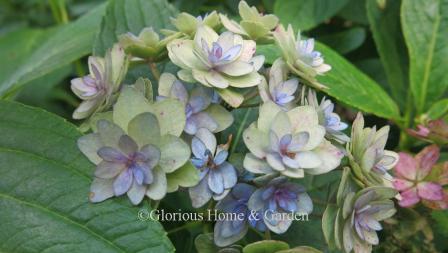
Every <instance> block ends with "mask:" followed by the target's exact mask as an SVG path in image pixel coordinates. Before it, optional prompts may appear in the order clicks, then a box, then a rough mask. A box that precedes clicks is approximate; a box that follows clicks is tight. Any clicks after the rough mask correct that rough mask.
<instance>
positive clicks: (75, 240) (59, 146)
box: [0, 101, 174, 253]
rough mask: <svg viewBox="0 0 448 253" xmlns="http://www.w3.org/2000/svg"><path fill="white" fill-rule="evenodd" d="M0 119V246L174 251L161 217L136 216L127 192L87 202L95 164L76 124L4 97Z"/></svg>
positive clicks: (6, 248)
mask: <svg viewBox="0 0 448 253" xmlns="http://www.w3.org/2000/svg"><path fill="white" fill-rule="evenodd" d="M0 119H1V120H0V131H1V132H2V135H1V136H0V174H1V175H2V176H1V177H0V209H1V210H2V211H1V213H0V231H3V233H0V242H1V243H0V251H2V252H24V253H26V252H43V251H45V252H108V253H109V252H160V253H164V252H174V248H173V247H172V245H171V243H170V241H169V240H168V238H167V237H166V236H165V232H164V231H163V228H162V226H161V225H160V223H158V222H156V221H141V220H139V219H138V213H139V210H140V208H141V207H133V206H132V205H131V204H130V202H129V201H128V200H127V199H126V197H123V198H115V199H111V200H107V201H105V202H102V203H98V204H92V203H89V202H88V194H89V188H90V183H91V181H92V174H93V170H94V165H93V164H91V163H90V162H89V161H88V160H87V159H86V158H85V157H84V156H83V155H82V154H81V152H80V151H79V150H78V148H77V146H76V140H77V139H78V138H79V137H80V136H81V133H80V132H79V131H78V130H77V129H76V127H75V126H73V125H71V124H70V123H67V122H66V121H65V120H63V119H61V118H59V117H57V116H55V115H53V114H50V113H48V112H45V111H42V110H40V109H35V108H31V107H27V106H24V105H21V104H18V103H15V102H6V101H0ZM143 207H144V208H146V209H147V208H148V207H146V206H143Z"/></svg>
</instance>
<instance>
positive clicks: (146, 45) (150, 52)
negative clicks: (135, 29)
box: [118, 27, 180, 61]
mask: <svg viewBox="0 0 448 253" xmlns="http://www.w3.org/2000/svg"><path fill="white" fill-rule="evenodd" d="M179 35H180V34H173V35H171V36H167V37H166V38H164V39H162V40H161V39H160V36H159V34H158V33H157V32H155V31H154V29H153V28H152V27H147V28H144V29H143V30H142V31H141V32H140V34H139V35H138V36H135V35H134V34H132V33H130V32H128V33H126V34H123V35H120V36H119V38H118V39H119V43H120V45H121V46H122V47H123V48H124V50H125V51H126V53H129V54H131V55H133V56H135V57H138V58H143V59H151V61H159V60H163V59H164V57H166V54H167V51H166V45H167V44H168V42H170V41H172V40H173V39H175V38H177V37H179Z"/></svg>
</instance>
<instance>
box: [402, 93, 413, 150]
mask: <svg viewBox="0 0 448 253" xmlns="http://www.w3.org/2000/svg"><path fill="white" fill-rule="evenodd" d="M412 103H413V101H412V93H411V92H410V91H408V95H407V98H406V108H405V115H404V123H403V125H402V126H401V132H400V140H399V147H400V149H401V150H407V149H408V148H409V144H410V143H409V138H408V137H409V136H408V135H407V133H406V129H407V128H410V127H411V124H412V121H411V120H412V107H413V105H412Z"/></svg>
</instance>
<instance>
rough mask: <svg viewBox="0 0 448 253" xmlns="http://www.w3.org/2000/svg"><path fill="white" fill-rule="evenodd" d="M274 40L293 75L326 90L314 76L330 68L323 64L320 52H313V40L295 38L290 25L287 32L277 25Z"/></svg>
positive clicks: (298, 36) (298, 35)
mask: <svg viewBox="0 0 448 253" xmlns="http://www.w3.org/2000/svg"><path fill="white" fill-rule="evenodd" d="M274 39H275V43H276V44H277V45H278V47H280V50H281V52H282V55H283V59H284V60H285V62H286V64H287V65H288V67H289V68H290V70H291V71H292V72H293V73H294V74H296V75H298V76H299V77H301V78H303V79H304V80H305V81H306V82H307V83H308V84H309V85H310V86H312V87H314V88H317V89H323V88H326V86H324V85H323V84H320V83H319V82H318V81H317V80H316V76H317V75H322V74H324V73H326V72H327V71H329V70H330V69H331V66H330V65H328V64H325V63H324V59H323V56H322V54H321V53H320V52H318V51H314V39H307V40H301V37H300V33H298V34H297V37H296V36H295V35H294V31H293V29H292V26H291V25H289V26H288V29H287V30H285V28H284V27H283V26H282V25H279V26H278V27H277V28H276V29H275V31H274Z"/></svg>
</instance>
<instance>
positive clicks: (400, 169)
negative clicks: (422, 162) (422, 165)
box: [395, 152, 418, 180]
mask: <svg viewBox="0 0 448 253" xmlns="http://www.w3.org/2000/svg"><path fill="white" fill-rule="evenodd" d="M398 156H399V159H398V163H397V165H395V173H396V175H397V176H398V177H400V178H403V179H408V180H415V179H416V177H417V166H418V164H417V161H415V159H414V158H413V157H412V156H410V155H409V154H406V153H403V152H400V153H399V154H398Z"/></svg>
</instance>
